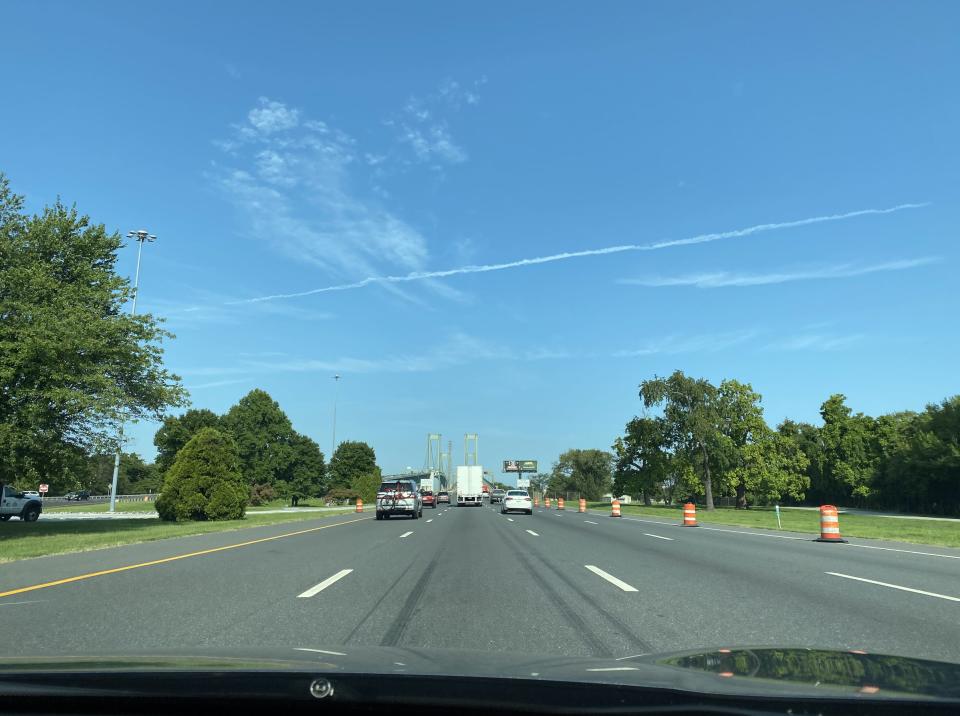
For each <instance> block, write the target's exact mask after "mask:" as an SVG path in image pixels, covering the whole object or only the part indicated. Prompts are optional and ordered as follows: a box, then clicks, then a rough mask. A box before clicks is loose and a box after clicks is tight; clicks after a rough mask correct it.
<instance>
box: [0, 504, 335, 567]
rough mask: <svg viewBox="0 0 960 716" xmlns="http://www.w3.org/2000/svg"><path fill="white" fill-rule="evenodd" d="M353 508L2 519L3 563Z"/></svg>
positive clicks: (0, 557) (0, 558)
mask: <svg viewBox="0 0 960 716" xmlns="http://www.w3.org/2000/svg"><path fill="white" fill-rule="evenodd" d="M350 512H353V509H352V508H345V509H343V510H336V511H334V510H330V511H329V512H304V513H296V512H294V513H285V514H272V515H258V514H256V513H252V514H248V515H247V517H246V519H242V520H225V521H223V522H160V521H159V520H144V519H129V520H125V519H122V518H119V519H113V520H77V521H75V522H74V521H70V522H61V521H56V520H50V521H46V522H45V521H44V520H43V519H40V520H39V521H37V522H22V521H20V520H10V521H9V522H0V563H3V562H14V561H16V560H18V559H29V558H30V557H43V556H46V555H52V554H67V553H70V552H86V551H89V550H94V549H104V548H106V547H120V546H122V545H127V544H136V543H139V542H153V541H155V540H161V539H170V538H172V537H189V536H191V535H199V534H207V533H209V532H231V531H234V530H242V529H246V528H248V527H263V526H266V525H274V524H278V523H282V522H299V521H303V520H322V519H324V518H326V517H332V516H334V515H342V514H347V513H350Z"/></svg>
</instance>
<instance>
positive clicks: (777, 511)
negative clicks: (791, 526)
mask: <svg viewBox="0 0 960 716" xmlns="http://www.w3.org/2000/svg"><path fill="white" fill-rule="evenodd" d="M774 510H776V513H777V529H778V530H782V529H783V525H781V524H780V505H779V504H776V505H774Z"/></svg>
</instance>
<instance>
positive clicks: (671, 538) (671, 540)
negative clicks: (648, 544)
mask: <svg viewBox="0 0 960 716" xmlns="http://www.w3.org/2000/svg"><path fill="white" fill-rule="evenodd" d="M643 534H644V536H646V537H656V538H657V539H665V540H667V541H668V542H673V537H661V536H660V535H652V534H650V533H649V532H644V533H643Z"/></svg>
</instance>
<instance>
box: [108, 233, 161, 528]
mask: <svg viewBox="0 0 960 716" xmlns="http://www.w3.org/2000/svg"><path fill="white" fill-rule="evenodd" d="M127 238H128V239H136V240H137V243H138V244H140V246H138V247H137V272H136V274H134V279H133V303H132V304H131V306H130V315H131V316H135V315H137V294H138V293H139V288H140V256H141V255H142V254H143V245H144V243H146V242H147V241H149V242H150V243H153V242H154V241H156V240H157V237H156V236H154V235H153V234H151V233H148V232H147V230H146V229H140V230H138V231H128V232H127ZM122 450H123V423H120V439H119V441H118V442H117V452H116V454H115V455H114V456H113V482H112V483H111V486H110V511H111V512H114V511H115V510H116V507H117V478H118V477H119V476H120V453H121V451H122Z"/></svg>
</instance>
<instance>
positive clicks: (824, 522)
mask: <svg viewBox="0 0 960 716" xmlns="http://www.w3.org/2000/svg"><path fill="white" fill-rule="evenodd" d="M816 541H817V542H846V540H845V539H843V537H841V536H840V517H839V516H838V514H837V508H836V507H834V506H833V505H821V506H820V536H819V537H818V538H817V540H816Z"/></svg>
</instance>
